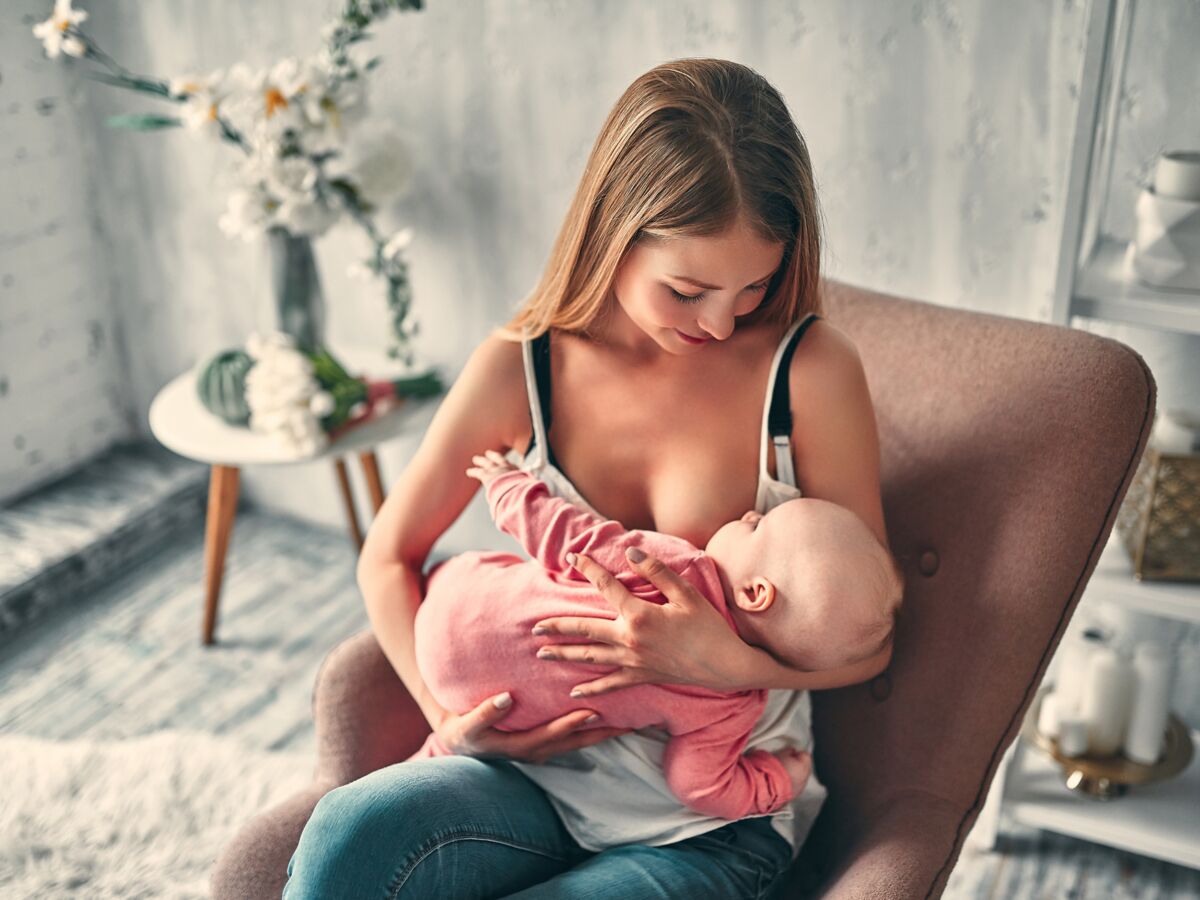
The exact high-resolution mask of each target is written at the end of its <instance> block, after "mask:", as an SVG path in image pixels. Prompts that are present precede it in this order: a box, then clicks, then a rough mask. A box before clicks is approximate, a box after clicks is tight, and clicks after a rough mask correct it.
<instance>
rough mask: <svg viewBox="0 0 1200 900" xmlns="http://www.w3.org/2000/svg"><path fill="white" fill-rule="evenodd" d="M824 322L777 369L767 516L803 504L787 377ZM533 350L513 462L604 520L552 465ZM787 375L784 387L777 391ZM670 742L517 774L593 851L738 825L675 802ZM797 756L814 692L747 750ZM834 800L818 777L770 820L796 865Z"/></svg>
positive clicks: (600, 750) (784, 351)
mask: <svg viewBox="0 0 1200 900" xmlns="http://www.w3.org/2000/svg"><path fill="white" fill-rule="evenodd" d="M817 318H819V316H817V315H816V314H815V313H810V314H809V315H808V316H806V317H805V318H803V319H801V320H800V321H798V322H796V323H795V324H793V325H792V326H791V327H790V328H789V329H788V330H787V332H786V333H785V334H784V336H783V338H782V340H780V342H779V346H778V348H777V349H776V351H775V357H774V359H773V360H772V362H771V374H770V378H769V379H768V381H767V395H766V400H765V401H764V404H763V418H762V432H761V446H760V453H759V473H758V490H757V494H756V497H755V504H754V507H755V509H756V510H757V511H758V512H761V513H765V512H766V511H767V510H769V509H771V508H773V507H775V506H777V505H779V504H780V503H782V502H784V501H785V500H792V499H795V498H796V497H799V496H801V492H800V489H799V487H797V486H796V483H795V481H796V479H795V475H794V473H793V469H792V455H791V446H790V439H789V435H790V433H791V414H790V411H789V410H788V408H787V407H788V398H787V374H786V373H787V363H788V362H790V360H791V355H792V351H793V350H794V349H795V346H796V344H797V343H798V342H799V339H800V338H801V337H803V332H804V331H806V330H807V328H808V325H809V324H810V323H811V322H812V321H813V320H815V319H817ZM793 337H795V338H796V340H795V341H793ZM534 343H535V342H534V341H530V340H526V341H524V344H523V351H524V359H525V385H526V388H527V391H528V394H529V411H530V417H531V418H532V420H533V440H532V442H531V444H530V447H529V449H528V451H527V452H526V454H525V456H524V457H520V456H519V455H516V457H515V458H514V462H516V463H518V464H519V465H520V466H521V468H523V469H524V470H525V471H527V472H529V473H530V474H532V475H535V476H536V477H537V478H539V479H541V480H542V481H544V482H545V483H546V484H547V485H548V486H549V487H550V490H551V491H552V492H553V493H554V494H555V495H556V496H559V497H562V498H563V499H565V500H569V501H571V502H572V503H575V504H578V505H579V506H581V507H583V508H584V509H587V510H589V511H591V512H593V513H596V514H597V515H600V514H599V513H597V512H596V510H595V509H594V508H593V507H592V505H591V504H589V503H588V502H587V500H586V499H584V497H583V496H582V495H580V493H579V491H578V490H577V489H576V487H575V485H574V484H572V483H571V481H570V480H569V479H568V478H567V477H566V475H564V474H563V473H562V471H561V470H560V469H559V468H558V467H557V466H556V465H554V463H553V462H551V460H550V456H551V455H552V452H551V451H550V445H549V442H548V441H547V439H546V431H547V422H548V417H547V416H545V415H544V414H543V413H544V412H548V410H543V398H545V399H546V400H548V398H549V366H548V357H544V360H545V361H544V362H542V363H541V364H539V361H538V360H537V359H536V356H535V346H534ZM547 349H548V345H547V344H546V343H545V342H544V340H543V342H542V343H541V344H540V347H539V348H538V349H537V351H536V352H540V353H545V352H546V350H547ZM539 369H540V371H541V374H542V377H541V378H540V379H539V377H538V373H539ZM781 371H782V372H783V373H784V374H783V382H782V383H781V384H780V385H779V389H778V390H777V389H776V382H777V380H778V378H779V375H780V372H781ZM773 401H774V402H773ZM547 405H548V404H547ZM768 446H773V447H774V450H775V471H776V472H777V473H778V476H779V477H778V479H776V478H772V477H771V474H770V473H769V472H768V471H767V448H768ZM514 453H515V451H514ZM668 737H669V735H668V734H667V733H666V732H665V731H663V730H661V729H658V728H645V729H642V730H640V731H635V732H630V733H629V734H625V735H620V736H619V737H614V738H610V739H608V740H606V741H601V742H600V743H599V744H595V745H593V746H591V747H584V748H583V749H581V750H575V751H572V752H570V753H564V754H562V755H560V756H557V757H554V758H553V759H551V760H549V761H548V762H546V763H543V764H541V765H534V764H532V763H515V765H516V766H517V767H518V768H519V769H520V770H521V771H522V772H523V773H524V774H525V775H526V776H528V777H529V778H530V779H531V780H532V781H533V782H534V783H535V784H537V785H538V786H539V787H541V788H542V789H543V790H544V791H545V792H546V794H547V796H548V798H549V800H550V803H551V805H553V806H554V809H555V810H556V811H557V812H558V814H559V816H560V818H561V819H562V822H563V825H564V826H565V827H566V829H567V831H568V832H569V833H570V834H571V836H572V837H573V838H574V839H575V840H576V841H577V842H578V843H579V845H580V846H581V847H584V848H585V849H588V850H593V851H600V850H604V849H607V848H608V847H614V846H618V845H621V844H647V845H650V846H658V845H662V844H673V843H675V842H677V841H682V840H686V839H687V838H690V837H695V836H696V835H698V834H703V833H705V832H706V831H712V830H713V829H716V828H720V827H722V826H723V825H727V824H729V820H727V819H718V818H714V817H712V816H706V815H703V814H701V813H698V812H694V811H693V810H691V809H688V808H687V807H686V806H684V805H683V804H682V803H681V802H680V801H679V800H678V799H677V798H676V797H675V796H674V795H673V794H672V793H671V790H670V788H669V787H668V786H667V781H666V778H665V777H664V776H663V767H662V759H663V751H664V750H665V748H666V743H667V739H668ZM789 746H790V747H797V748H799V749H801V750H809V751H810V752H811V750H812V749H813V748H812V717H811V704H810V700H809V696H808V692H807V691H791V690H786V689H782V690H778V689H777V690H770V691H768V692H767V705H766V708H765V709H764V711H763V714H762V717H761V718H760V719H759V720H758V724H757V725H755V727H754V730H753V731H752V732H751V733H750V739H749V741H748V742H747V744H746V750H747V751H749V750H755V749H761V750H766V751H768V752H774V751H777V750H780V749H782V748H784V747H789ZM825 795H826V790H825V786H824V785H823V784H821V783H820V781H819V780H818V779H817V775H816V772H815V771H814V772H813V774H812V775H811V776H810V777H809V780H808V783H807V785H805V788H804V791H803V792H802V793H801V794H800V795H799V796H797V797H796V798H795V799H794V800H793V801H792V802H791V803H790V804H789V805H788V806H786V807H784V808H783V809H781V810H780V811H779V812H776V813H774V814H773V815H772V816H771V824H772V825H773V826H774V828H775V829H776V830H777V831H778V832H779V833H780V834H781V835H782V836H783V837H784V839H785V840H787V841H788V843H790V844H791V845H792V856H793V857H795V856H796V854H798V853H799V851H800V846H801V845H802V844H803V843H804V839H805V838H806V837H807V836H808V832H809V830H810V829H811V828H812V824H813V822H814V821H815V820H816V818H817V814H818V813H819V812H820V811H821V805H822V804H823V803H824V800H825Z"/></svg>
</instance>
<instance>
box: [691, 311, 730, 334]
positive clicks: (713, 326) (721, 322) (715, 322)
mask: <svg viewBox="0 0 1200 900" xmlns="http://www.w3.org/2000/svg"><path fill="white" fill-rule="evenodd" d="M699 324H700V327H701V328H703V329H704V330H705V331H707V332H708V333H709V334H711V335H712V336H713V337H714V338H716V339H717V340H718V341H723V340H725V338H727V337H729V336H730V335H731V334H733V311H732V310H730V311H729V312H719V311H718V312H714V313H713V314H712V315H710V316H707V317H706V318H704V319H701V320H700V322H699Z"/></svg>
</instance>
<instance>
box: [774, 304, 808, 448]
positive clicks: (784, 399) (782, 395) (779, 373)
mask: <svg viewBox="0 0 1200 900" xmlns="http://www.w3.org/2000/svg"><path fill="white" fill-rule="evenodd" d="M819 318H821V317H820V316H818V315H812V316H809V317H808V321H806V322H805V323H804V324H803V325H801V326H800V327H799V328H797V329H796V333H795V334H793V335H792V337H791V340H789V341H788V345H787V347H785V348H784V351H783V356H781V357H780V359H779V368H778V369H777V370H776V375H775V390H774V392H773V393H772V394H771V410H770V412H769V413H768V414H767V432H768V433H769V434H770V435H771V437H778V436H780V435H782V436H784V437H788V436H790V435H791V433H792V404H791V391H790V390H789V389H788V372H789V371H791V365H792V354H793V353H795V352H796V345H797V344H799V343H800V338H802V337H804V332H806V331H808V326H809V325H811V324H812V323H813V322H815V321H817V319H819Z"/></svg>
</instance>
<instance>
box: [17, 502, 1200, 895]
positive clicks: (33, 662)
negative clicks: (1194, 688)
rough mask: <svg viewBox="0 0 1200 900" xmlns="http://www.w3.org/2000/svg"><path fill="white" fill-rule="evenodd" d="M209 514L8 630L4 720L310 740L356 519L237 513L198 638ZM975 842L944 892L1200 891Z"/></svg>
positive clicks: (338, 634)
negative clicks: (213, 631)
mask: <svg viewBox="0 0 1200 900" xmlns="http://www.w3.org/2000/svg"><path fill="white" fill-rule="evenodd" d="M202 564H203V545H202V539H201V535H200V533H199V529H197V530H196V532H195V533H194V534H190V535H186V536H184V537H183V538H175V539H173V540H172V542H171V543H170V544H169V545H168V546H167V547H165V548H164V549H163V550H162V551H161V552H160V553H159V554H158V555H157V556H155V557H154V558H152V559H150V560H148V561H145V562H142V563H141V564H139V565H137V566H135V567H133V568H131V569H129V570H127V571H125V572H124V573H123V574H122V575H121V576H120V577H119V578H117V579H115V580H113V581H112V582H111V583H110V584H109V585H108V586H107V587H106V588H105V589H103V590H102V591H100V592H98V593H97V594H96V595H95V596H93V597H90V598H79V599H78V601H77V602H76V603H74V604H72V605H70V606H68V607H64V608H61V609H56V610H55V611H53V612H52V613H49V614H48V615H47V616H46V617H45V618H43V619H40V620H38V621H37V622H36V623H35V624H33V625H31V626H28V627H26V628H24V629H22V630H21V631H19V632H17V633H16V634H15V635H12V636H7V637H6V638H5V639H4V641H3V643H0V731H6V732H17V733H23V734H30V735H36V736H39V737H52V738H63V739H68V738H79V737H85V736H86V737H95V738H116V737H123V736H133V735H140V734H146V733H148V732H153V731H157V730H160V729H167V728H172V729H197V730H203V731H208V732H212V733H216V734H228V735H233V736H236V737H237V738H238V739H240V740H242V741H244V742H245V743H247V744H249V745H251V746H256V747H260V748H262V749H269V750H291V751H296V750H298V751H305V752H310V751H311V750H312V748H313V746H314V736H313V730H312V719H311V714H310V710H309V700H310V692H311V687H312V682H313V678H314V677H315V675H316V671H317V667H318V665H319V664H320V662H321V659H322V657H323V656H324V654H325V653H326V652H327V651H328V649H329V648H330V647H332V646H333V645H334V644H336V643H337V642H338V641H340V640H341V639H342V638H343V637H346V636H349V635H351V634H354V633H355V632H357V631H359V630H361V629H363V628H365V627H366V626H367V619H366V615H365V613H364V612H363V609H362V604H361V601H360V599H359V596H358V591H357V588H356V586H355V584H354V559H353V555H352V552H351V548H350V543H349V539H348V538H347V536H346V534H345V533H344V532H340V531H327V530H323V529H318V528H314V527H312V526H309V525H307V524H303V523H299V522H296V521H293V520H290V519H285V518H281V517H276V516H268V515H264V514H262V513H257V512H254V511H243V512H242V513H241V514H240V515H239V517H238V521H237V524H236V526H235V532H234V538H233V542H232V547H231V550H230V557H229V564H228V565H229V568H228V572H227V576H226V583H225V590H224V597H223V602H222V613H221V622H220V626H219V629H218V639H219V641H220V643H219V645H218V646H216V647H212V648H203V647H201V646H200V643H199V630H200V610H201V602H202V596H203V594H202V588H201V581H200V572H201V569H202ZM1002 851H1003V852H999V853H991V852H988V853H982V852H978V851H973V850H967V851H965V852H964V855H963V857H962V859H961V861H960V863H959V865H958V868H957V869H956V870H955V872H954V874H953V876H952V878H951V882H950V886H949V888H948V889H947V892H946V895H945V896H946V897H948V898H1079V900H1082V898H1106V900H1107V898H1125V897H1138V898H1166V897H1171V898H1176V897H1180V898H1181V897H1200V872H1194V871H1192V870H1189V869H1185V868H1182V867H1179V866H1172V865H1168V864H1166V863H1161V862H1156V861H1154V860H1150V859H1147V858H1145V857H1140V856H1136V855H1133V854H1129V853H1123V852H1118V851H1114V850H1110V849H1108V848H1105V847H1101V846H1099V845H1096V844H1090V843H1087V842H1084V841H1077V840H1072V839H1069V838H1065V837H1061V836H1058V835H1053V834H1050V833H1046V832H1039V831H1034V830H1023V831H1020V832H1009V833H1008V834H1007V835H1006V836H1005V839H1004V844H1003V847H1002Z"/></svg>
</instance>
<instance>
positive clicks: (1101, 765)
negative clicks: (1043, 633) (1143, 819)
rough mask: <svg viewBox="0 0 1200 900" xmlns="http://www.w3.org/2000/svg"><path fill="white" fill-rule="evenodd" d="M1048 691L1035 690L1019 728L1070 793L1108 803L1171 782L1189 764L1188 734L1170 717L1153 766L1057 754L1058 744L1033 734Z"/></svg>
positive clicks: (1119, 759)
mask: <svg viewBox="0 0 1200 900" xmlns="http://www.w3.org/2000/svg"><path fill="white" fill-rule="evenodd" d="M1051 690H1053V686H1043V687H1041V688H1040V689H1039V690H1038V692H1037V696H1035V697H1034V698H1033V703H1031V704H1030V706H1029V711H1028V713H1026V715H1025V721H1024V722H1023V723H1022V725H1021V735H1022V736H1023V737H1025V738H1027V739H1028V740H1029V741H1030V743H1032V744H1033V745H1034V746H1035V747H1037V748H1038V749H1039V750H1041V751H1043V752H1044V753H1045V754H1046V755H1047V756H1049V757H1050V758H1051V759H1053V760H1054V761H1055V762H1057V763H1059V764H1060V765H1061V766H1062V768H1063V775H1064V776H1065V783H1066V785H1067V787H1068V788H1070V789H1071V790H1073V791H1076V792H1078V793H1081V794H1087V795H1088V796H1090V797H1095V798H1096V799H1098V800H1111V799H1113V798H1114V797H1119V796H1121V795H1122V794H1124V793H1125V792H1126V791H1128V790H1129V786H1130V785H1136V784H1151V783H1152V782H1155V781H1165V780H1166V779H1168V778H1173V777H1174V776H1176V775H1178V774H1179V773H1180V772H1182V771H1183V770H1184V769H1186V768H1187V767H1188V764H1189V763H1190V762H1191V761H1192V753H1193V747H1192V734H1191V731H1189V729H1188V727H1187V726H1186V725H1185V724H1184V723H1183V722H1182V721H1181V720H1180V719H1179V717H1178V716H1176V715H1174V714H1172V715H1170V716H1169V717H1168V720H1167V735H1166V744H1165V746H1164V748H1163V754H1162V756H1161V757H1160V758H1159V760H1158V762H1156V763H1154V764H1153V765H1150V766H1147V765H1143V764H1142V763H1136V762H1134V761H1133V760H1131V759H1127V758H1126V757H1124V756H1122V755H1121V754H1120V753H1113V754H1110V755H1109V756H1064V755H1063V754H1062V753H1060V752H1059V749H1058V741H1056V740H1054V738H1048V737H1046V736H1045V735H1043V734H1040V733H1039V732H1038V730H1037V720H1038V711H1039V710H1040V709H1041V707H1042V699H1043V698H1044V697H1045V696H1046V694H1047V693H1049V692H1050V691H1051Z"/></svg>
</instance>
